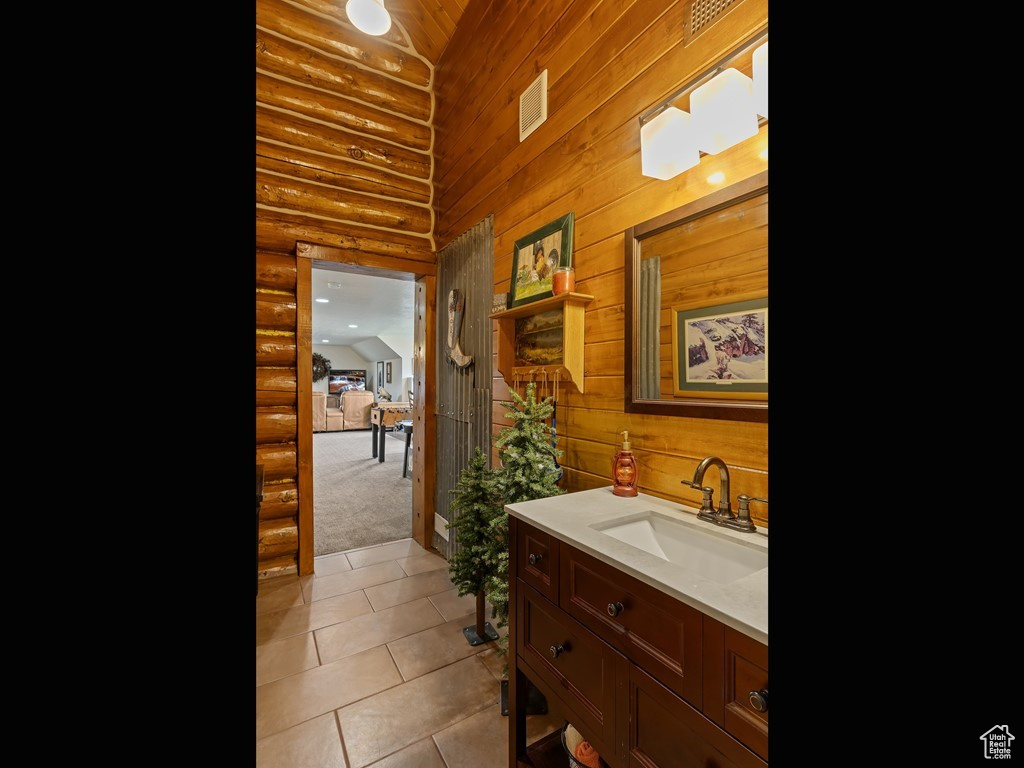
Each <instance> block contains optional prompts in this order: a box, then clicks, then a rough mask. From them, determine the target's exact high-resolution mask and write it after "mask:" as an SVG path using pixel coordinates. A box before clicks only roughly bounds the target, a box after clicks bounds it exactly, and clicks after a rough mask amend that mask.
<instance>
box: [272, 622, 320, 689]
mask: <svg viewBox="0 0 1024 768" xmlns="http://www.w3.org/2000/svg"><path fill="white" fill-rule="evenodd" d="M319 664H320V660H319V658H317V655H316V643H314V642H313V633H312V632H304V633H303V634H301V635H294V636H293V637H287V638H285V639H284V640H275V641H273V642H271V643H265V644H264V645H257V646H256V685H263V684H264V683H270V682H273V681H274V680H280V679H281V678H282V677H288V675H294V674H296V673H298V672H305V671H306V670H307V669H312V668H313V667H316V666H318V665H319Z"/></svg>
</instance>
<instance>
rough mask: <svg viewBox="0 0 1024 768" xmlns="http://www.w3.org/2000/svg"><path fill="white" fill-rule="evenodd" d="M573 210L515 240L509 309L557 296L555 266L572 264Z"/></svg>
mask: <svg viewBox="0 0 1024 768" xmlns="http://www.w3.org/2000/svg"><path fill="white" fill-rule="evenodd" d="M574 216H575V214H574V212H572V211H570V212H569V213H567V214H566V215H565V216H563V217H562V218H560V219H556V220H555V221H552V222H551V223H550V224H546V225H545V226H543V227H541V228H540V229H538V230H536V231H534V232H531V233H530V234H528V235H526V237H521V238H519V239H518V240H516V244H515V250H514V251H513V252H512V289H511V290H510V291H509V298H510V301H509V308H510V309H511V308H512V307H518V306H521V305H523V304H529V303H530V302H532V301H539V300H541V299H547V298H550V297H551V296H553V295H554V293H553V290H552V288H553V282H552V276H553V274H554V271H555V267H571V266H572V227H573V221H574Z"/></svg>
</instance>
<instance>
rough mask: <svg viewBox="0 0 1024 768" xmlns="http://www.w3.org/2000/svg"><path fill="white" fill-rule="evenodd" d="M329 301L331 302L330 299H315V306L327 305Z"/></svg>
mask: <svg viewBox="0 0 1024 768" xmlns="http://www.w3.org/2000/svg"><path fill="white" fill-rule="evenodd" d="M330 301H331V300H330V299H317V300H316V303H317V304H329V303H330Z"/></svg>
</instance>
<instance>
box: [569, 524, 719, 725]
mask: <svg viewBox="0 0 1024 768" xmlns="http://www.w3.org/2000/svg"><path fill="white" fill-rule="evenodd" d="M560 550H561V553H560V555H559V557H560V558H561V575H560V592H559V605H560V606H561V607H562V609H564V610H565V611H566V612H567V613H569V614H571V615H572V616H573V617H574V618H576V619H578V620H579V621H580V622H581V623H582V624H583V625H584V626H585V627H587V628H588V629H590V630H591V631H593V632H594V633H595V634H596V635H598V637H601V638H603V639H604V640H606V641H607V642H609V643H611V644H612V645H614V646H615V647H616V648H618V649H619V650H621V651H622V652H623V653H624V654H625V655H626V656H627V657H628V658H629V659H630V660H631V661H633V662H634V663H636V664H638V665H639V666H641V667H643V668H644V669H646V670H647V671H648V672H650V673H651V674H652V675H654V676H655V677H656V678H658V679H659V680H661V681H662V682H664V683H665V685H667V686H668V687H669V688H671V689H672V690H673V691H675V692H676V693H677V694H679V695H680V696H682V697H683V698H684V699H686V700H687V701H689V702H690V703H691V704H693V705H694V706H695V707H698V708H699V707H700V706H701V698H702V694H703V691H702V684H701V674H702V669H701V663H702V662H701V653H702V643H703V635H702V629H701V623H702V620H703V614H701V612H700V611H697V610H695V609H694V608H691V607H690V606H688V605H686V604H685V603H682V602H680V601H679V600H676V599H675V598H674V597H671V596H669V595H666V594H665V593H664V592H661V591H659V590H657V589H654V588H653V587H651V586H649V585H647V584H644V583H643V582H642V581H639V580H638V579H635V578H633V577H632V576H630V575H628V574H626V573H623V572H622V571H619V570H617V569H615V568H612V567H611V566H609V565H607V564H606V563H603V562H601V561H600V560H598V559H596V558H594V557H591V556H590V555H587V554H586V553H584V552H580V551H579V550H578V549H575V548H574V547H571V546H569V545H568V544H566V543H564V542H560ZM612 613H615V614H616V615H614V616H613V615H611V614H612Z"/></svg>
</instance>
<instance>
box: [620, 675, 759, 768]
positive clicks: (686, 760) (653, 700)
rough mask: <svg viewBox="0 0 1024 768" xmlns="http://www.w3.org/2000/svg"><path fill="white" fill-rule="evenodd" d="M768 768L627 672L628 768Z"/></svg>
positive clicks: (650, 682) (652, 683) (666, 693)
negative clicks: (654, 767)
mask: <svg viewBox="0 0 1024 768" xmlns="http://www.w3.org/2000/svg"><path fill="white" fill-rule="evenodd" d="M767 765H768V764H767V763H766V762H764V761H763V760H762V759H761V758H759V757H758V756H757V755H755V754H754V753H753V752H751V751H750V750H749V749H747V748H746V747H745V746H744V745H743V744H741V743H740V742H739V741H737V740H736V739H734V738H733V737H732V736H730V735H729V734H727V733H726V732H725V731H723V730H722V729H721V728H718V727H717V726H716V725H715V724H714V723H712V722H711V721H710V720H708V719H707V718H706V717H704V716H703V715H702V714H701V713H700V712H698V711H697V710H696V709H694V708H693V707H691V706H690V705H689V704H687V703H686V702H685V701H683V700H682V699H680V698H679V697H678V696H676V695H675V694H674V693H672V692H671V691H670V690H668V689H667V688H665V687H664V686H663V685H661V684H660V683H659V682H658V681H657V680H655V679H654V678H652V677H651V676H650V675H648V674H647V673H646V672H644V671H643V670H641V669H640V668H638V667H635V666H631V667H630V671H629V766H630V768H651V766H656V768H696V767H697V766H699V767H700V768H712V767H713V768H766V766H767Z"/></svg>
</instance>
